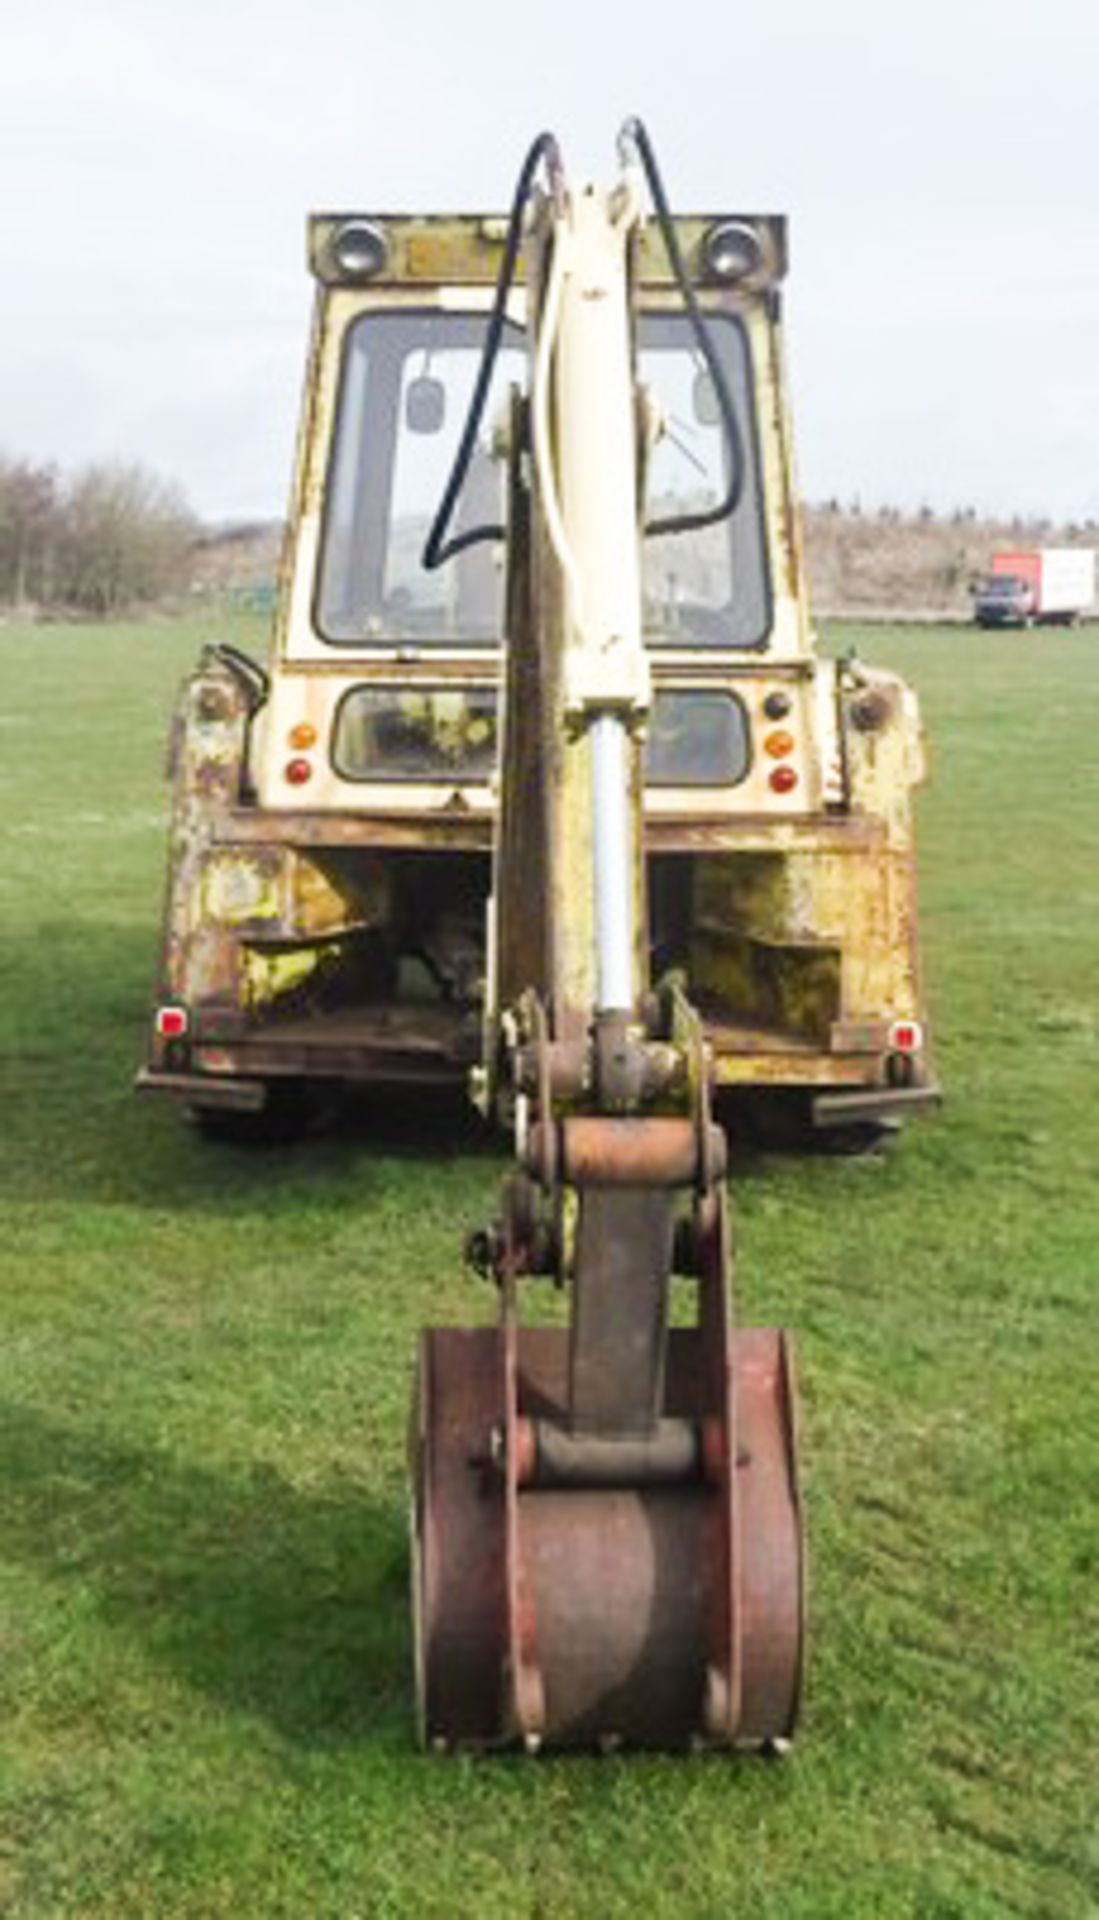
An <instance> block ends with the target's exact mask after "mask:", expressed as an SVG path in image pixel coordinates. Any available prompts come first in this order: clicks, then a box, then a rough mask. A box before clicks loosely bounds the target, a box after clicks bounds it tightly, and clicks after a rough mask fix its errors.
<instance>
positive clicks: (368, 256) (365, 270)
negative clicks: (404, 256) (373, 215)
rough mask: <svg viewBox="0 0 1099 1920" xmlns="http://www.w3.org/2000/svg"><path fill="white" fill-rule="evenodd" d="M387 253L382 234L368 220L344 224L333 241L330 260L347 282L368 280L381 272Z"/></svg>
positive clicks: (379, 229) (338, 229) (348, 221)
mask: <svg viewBox="0 0 1099 1920" xmlns="http://www.w3.org/2000/svg"><path fill="white" fill-rule="evenodd" d="M387 253H388V249H387V247H386V244H385V235H384V233H383V232H382V230H381V228H380V227H374V226H371V224H370V222H369V220H347V221H345V222H344V224H343V226H342V227H339V228H337V230H336V236H335V239H334V240H333V242H332V258H333V260H334V261H335V263H336V266H337V267H338V268H339V271H340V272H341V273H342V274H345V275H346V276H347V278H348V279H349V280H369V279H371V278H372V277H373V275H374V274H376V273H380V272H381V270H382V268H383V267H384V266H385V263H386V257H387Z"/></svg>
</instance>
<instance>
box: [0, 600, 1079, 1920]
mask: <svg viewBox="0 0 1099 1920" xmlns="http://www.w3.org/2000/svg"><path fill="white" fill-rule="evenodd" d="M236 637H238V638H239V637H240V635H237V636H236ZM840 637H841V638H847V637H850V636H849V635H843V636H840ZM197 638H198V633H197V628H196V627H195V626H190V627H188V626H173V625H168V624H166V625H161V626H157V627H153V628H149V629H145V630H141V629H135V628H125V629H123V628H115V629H110V630H107V629H98V630H95V629H50V628H45V629H37V630H25V629H19V628H17V627H10V628H8V629H6V630H4V631H2V632H0V663H2V668H3V687H4V698H3V710H2V711H0V818H2V820H3V836H2V837H3V843H4V848H5V851H4V857H3V862H2V869H0V928H2V932H0V969H2V973H0V1005H2V1013H0V1021H2V1026H0V1077H2V1088H0V1102H2V1104H0V1113H2V1145H0V1208H2V1215H0V1217H2V1228H0V1266H2V1269H3V1281H4V1291H3V1301H4V1307H3V1312H4V1328H5V1335H6V1338H5V1342H4V1347H3V1355H2V1362H0V1364H2V1367H3V1374H4V1378H3V1384H2V1391H0V1399H2V1405H3V1415H2V1421H0V1449H2V1473H3V1491H2V1497H0V1642H2V1650H3V1660H2V1666H0V1674H2V1679H0V1686H2V1692H3V1699H2V1703H0V1723H2V1725H3V1729H4V1731H3V1733H2V1735H0V1762H2V1772H0V1908H2V1909H3V1911H4V1912H5V1913H7V1914H11V1915H12V1916H27V1915H34V1916H39V1915H52V1914H80V1915H97V1916H98V1915H102V1916H111V1917H112V1920H114V1917H115V1916H128V1915H142V1916H144V1915H150V1914H151V1915H159V1914H167V1915H173V1916H174V1915H193V1916H201V1917H202V1920H206V1917H207V1916H220V1915H233V1916H238V1915H246V1916H247V1915H264V1916H266V1915H291V1916H298V1915H302V1916H322V1915H323V1916H329V1915H331V1916H339V1920H352V1917H353V1916H356V1915H360V1916H370V1920H374V1916H378V1920H382V1917H383V1916H391V1915H393V1916H396V1915H401V1916H405V1915H407V1916H421V1915H422V1916H439V1920H451V1916H465V1915H468V1916H478V1920H494V1917H495V1916H501V1917H502V1916H505V1915H506V1916H509V1920H513V1917H514V1916H516V1915H519V1916H522V1915H530V1916H535V1915H537V1916H543V1917H544V1920H557V1917H558V1916H560V1920H574V1917H576V1916H579V1917H580V1920H586V1917H587V1916H591V1917H592V1920H595V1916H600V1917H602V1916H617V1915H623V1916H625V1915H630V1916H632V1915H634V1914H638V1915H642V1914H643V1915H652V1916H662V1915H672V1914H675V1915H687V1916H700V1917H701V1916H714V1920H717V1917H718V1916H722V1920H724V1916H727V1915H733V1914H735V1915H741V1914H743V1915H751V1916H753V1920H828V1917H829V1916H836V1917H837V1920H840V1917H842V1920H861V1916H868V1917H869V1916H875V1917H876V1916H879V1915H885V1916H898V1920H899V1917H901V1916H920V1920H990V1917H991V1916H994V1915H1001V1914H1003V1915H1014V1914H1024V1915H1034V1916H1037V1915H1046V1916H1049V1917H1050V1920H1065V1917H1066V1916H1069V1917H1071V1916H1083V1915H1087V1914H1093V1915H1094V1914H1099V1829H1097V1825H1096V1818H1095V1790H1094V1789H1095V1756H1096V1752H1097V1751H1099V1724H1097V1723H1099V1710H1097V1686H1096V1648H1097V1631H1096V1630H1097V1626H1099V1618H1097V1615H1099V1606H1097V1598H1096V1596H1097V1593H1099V1580H1097V1575H1099V1567H1097V1564H1096V1561H1097V1555H1096V1528H1095V1495H1096V1489H1097V1486H1099V1419H1097V1411H1096V1392H1095V1366H1096V1313H1095V1307H1094V1305H1093V1301H1094V1295H1095V1273H1094V1248H1095V1244H1096V1239H1097V1225H1099V1222H1097V1217H1096V1216H1097V1208H1096V1186H1095V1168H1096V1165H1097V1163H1099V1102H1097V1100H1096V1097H1095V1087H1096V1071H1097V1067H1099V1050H1097V1031H1099V1011H1097V1001H1096V960H1097V953H1096V936H1095V927H1096V923H1097V909H1099V804H1097V800H1096V790H1095V779H1094V761H1095V751H1094V724H1095V723H1094V715H1095V713H1096V700H1097V695H1099V634H1097V633H1095V632H1094V631H1093V632H1083V633H1080V634H1078V635H1054V636H1034V635H1008V636H999V637H993V636H978V635H977V634H975V633H970V632H965V631H957V632H949V633H948V632H945V631H930V632H926V633H914V632H901V631H897V632H892V631H890V632H886V631H881V630H877V631H874V632H867V633H866V634H865V635H860V636H859V638H860V642H861V644H862V645H863V648H864V651H865V653H866V655H867V657H868V658H871V659H879V660H883V661H885V662H887V663H889V664H896V665H898V666H900V667H901V668H902V669H903V670H904V671H905V672H907V673H909V674H910V675H911V677H912V678H914V679H915V681H916V682H917V684H918V685H919V687H920V689H921V692H922V695H923V698H924V704H925V711H926V714H927V718H928V721H929V726H930V730H931V735H932V739H933V743H934V751H933V776H932V784H931V786H930V788H929V790H928V792H927V794H926V797H925V800H924V803H923V807H922V841H921V852H922V869H923V913H924V936H925V953H926V965H927V973H928V983H929V991H930V998H931V1003H932V1007H933V1010H934V1013H935V1016H936V1020H937V1027H938V1035H939V1065H940V1068H941V1072H942V1075H943V1078H944V1081H945V1083H946V1087H947V1089H948V1092H949V1106H948V1108H947V1110H946V1112H945V1113H944V1114H943V1116H942V1117H941V1118H939V1119H937V1120H935V1121H933V1122H930V1123H927V1124H925V1125H923V1126H920V1127H915V1128H913V1129H912V1130H911V1132H910V1133H909V1135H908V1136H907V1137H906V1140H905V1142H904V1144H903V1147H902V1149H901V1151H900V1153H899V1154H897V1155H896V1156H894V1157H893V1158H892V1159H890V1160H889V1161H888V1162H887V1163H885V1164H879V1163H847V1162H842V1161H841V1162H835V1161H830V1162H808V1161H798V1160H794V1159H780V1158H772V1159H768V1160H766V1161H757V1162H754V1163H752V1164H750V1165H748V1166H747V1167H745V1169H744V1171H743V1174H742V1177H741V1178H740V1179H739V1180H738V1182H737V1184H736V1191H735V1208H736V1214H737V1218H738V1229H739V1246H740V1259H739V1292H740V1302H741V1312H742V1315H743V1317H745V1318H746V1319H764V1320H781V1321H784V1322H786V1323H788V1324H790V1325H791V1326H793V1327H795V1328H796V1329H797V1330H798V1337H799V1353H800V1363H801V1372H802V1378H803V1382H804V1396H805V1441H804V1451H805V1477H806V1484H807V1495H808V1505H809V1528H810V1541H811V1552H812V1605H811V1614H812V1633H813V1654H812V1666H811V1673H810V1688H809V1701H808V1712H807V1716H806V1720H805V1725H804V1730H803V1734H802V1738H801V1742H800V1744H799V1746H798V1748H797V1750H796V1752H795V1754H794V1756H793V1758H792V1759H791V1760H790V1762H789V1763H788V1764H787V1765H785V1766H768V1765H765V1764H762V1763H759V1762H748V1761H745V1762H734V1763H731V1764H730V1763H728V1762H725V1761H722V1760H720V1759H717V1760H715V1759H713V1758H709V1759H696V1760H690V1761H683V1760H671V1759H660V1758H652V1757H649V1758H636V1757H634V1758H615V1759H612V1760H605V1761H600V1762H595V1761H589V1760H584V1759H581V1760H576V1759H558V1760H548V1761H543V1762H539V1763H537V1764H535V1763H529V1762H520V1761H516V1760H512V1759H509V1760H487V1761H479V1762H471V1761H460V1762H454V1761H450V1762H448V1761H440V1760H430V1759H423V1758H421V1757H419V1756H418V1755H417V1754H416V1753H415V1751H414V1750H413V1746H412V1732H411V1725H410V1715H409V1693H410V1685H409V1671H408V1670H409V1644H408V1640H409V1636H408V1626H407V1621H406V1609H405V1588H406V1549H405V1537H404V1506H405V1488H404V1479H403V1440H404V1421H405V1406H406V1397H407V1392H408V1384H409V1372H410V1364H411V1357H412V1351H413V1340H414V1333H415V1329H416V1328H417V1327H418V1326H419V1325H420V1324H421V1323H422V1322H424V1321H427V1320H431V1319H442V1320H446V1319H453V1318H487V1317H489V1316H490V1314H491V1302H490V1300H489V1299H488V1298H487V1296H486V1295H485V1294H484V1293H483V1292H480V1291H479V1290H478V1287H477V1283H476V1282H474V1281H472V1280H470V1279H468V1278H467V1277H466V1276H465V1274H464V1273H463V1271H462V1268H461V1265H460V1261H459V1246H460V1240H461V1234H462V1229H463V1227H464V1226H465V1225H467V1224H474V1223H476V1222H478V1221H479V1220H480V1219H481V1218H482V1217H483V1215H484V1213H485V1209H486V1207H487V1206H488V1205H489V1204H490V1201H491V1198H492V1195H493V1192H494V1186H495V1177H496V1170H497V1163H496V1159H495V1156H494V1155H493V1154H492V1153H486V1152H485V1150H484V1148H483V1147H482V1146H480V1145H479V1143H478V1141H477V1139H476V1138H475V1136H473V1135H472V1134H471V1133H469V1132H468V1131H461V1130H458V1131H457V1132H455V1130H454V1128H453V1127H452V1126H451V1124H450V1123H449V1120H448V1117H447V1116H446V1115H445V1114H444V1115H440V1116H438V1117H437V1118H436V1120H435V1122H434V1123H433V1124H432V1126H431V1127H430V1128H429V1129H428V1131H427V1134H426V1137H425V1138H424V1139H423V1140H422V1141H418V1140H417V1138H416V1135H415V1133H414V1132H413V1131H412V1130H410V1129H409V1127H408V1126H407V1124H406V1125H405V1126H403V1127H402V1128H401V1129H399V1130H398V1131H397V1132H396V1134H395V1135H391V1136H390V1137H388V1138H387V1136H386V1134H385V1133H384V1131H382V1130H381V1129H380V1128H376V1129H375V1131H374V1132H373V1133H371V1131H370V1130H369V1128H360V1129H358V1130H357V1131H355V1132H354V1133H353V1134H351V1135H350V1136H349V1137H342V1138H334V1139H333V1138H330V1139H324V1140H318V1141H314V1142H311V1143H309V1144H308V1145H306V1146H305V1147H303V1148H301V1149H298V1150H296V1151H294V1152H292V1153H290V1154H289V1155H284V1156H282V1157H280V1158H279V1159H277V1160H276V1161H274V1162H272V1161H271V1160H270V1159H265V1158H264V1157H262V1156H258V1157H257V1156H255V1155H249V1154H245V1153H239V1152H232V1151H229V1150H221V1151H218V1150H214V1149H211V1148H208V1147H204V1146H203V1145H202V1144H201V1142H199V1141H197V1140H195V1139H193V1138H192V1137H190V1135H189V1134H188V1133H187V1132H186V1130H185V1129H184V1128H183V1127H182V1126H181V1125H180V1124H179V1121H178V1120H177V1118H176V1117H175V1115H174V1114H173V1113H172V1112H171V1111H170V1110H168V1109H167V1108H164V1109H162V1108H160V1107H159V1106H156V1105H155V1104H152V1103H147V1104H142V1103H139V1102H138V1101H136V1100H134V1099H133V1098H132V1097H131V1095H130V1093H129V1091H128V1081H129V1076H130V1074H131V1072H132V1069H133V1067H134V1066H135V1064H136V1063H137V1059H138V1056H139V1053H140V1046H141V1031H142V1023H143V1020H144V1018H145V1014H146V1006H147V992H148V985H149V982H150V979H151V976H152V970H153V961H154V948H155V929H156V921H157V918H158V913H159V904H160V894H161V887H162V848H163V807H164V799H165V794H164V790H163V787H162V785H161V784H160V780H159V774H160V767H161V761H162V754H163V742H164V736H165V729H166V719H167V713H168V708H169V704H170V699H171V695H172V691H173V687H174V683H175V681H176V680H177V678H178V677H179V676H180V675H181V674H182V672H183V671H184V670H185V668H186V667H187V666H188V665H189V664H190V661H191V659H192V657H193V654H194V651H195V647H196V643H197Z"/></svg>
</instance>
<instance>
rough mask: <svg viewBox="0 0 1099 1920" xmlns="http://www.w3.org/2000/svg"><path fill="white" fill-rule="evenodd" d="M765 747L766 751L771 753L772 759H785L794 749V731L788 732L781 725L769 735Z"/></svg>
mask: <svg viewBox="0 0 1099 1920" xmlns="http://www.w3.org/2000/svg"><path fill="white" fill-rule="evenodd" d="M763 747H764V752H766V753H769V754H770V756H771V758H772V760H784V759H785V758H786V755H787V754H788V753H793V751H794V736H793V734H792V733H787V731H786V729H785V727H779V728H778V730H777V732H775V733H769V734H768V735H767V738H766V739H765V740H764V742H763Z"/></svg>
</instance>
